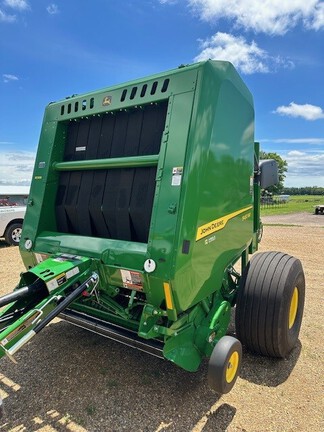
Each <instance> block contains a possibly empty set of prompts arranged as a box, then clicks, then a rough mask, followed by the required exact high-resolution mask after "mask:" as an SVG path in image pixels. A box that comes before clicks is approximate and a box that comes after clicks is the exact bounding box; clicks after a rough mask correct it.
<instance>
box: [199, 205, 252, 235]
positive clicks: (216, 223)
mask: <svg viewBox="0 0 324 432" xmlns="http://www.w3.org/2000/svg"><path fill="white" fill-rule="evenodd" d="M251 208H252V206H249V207H245V208H243V209H241V210H237V211H235V212H233V213H230V214H228V215H226V216H223V217H221V218H218V219H215V220H213V221H211V222H208V223H206V224H204V225H201V226H200V227H198V229H197V234H196V241H198V240H200V239H202V238H204V237H207V236H209V234H213V233H214V232H216V231H220V230H222V229H223V228H225V225H226V224H227V222H228V221H229V220H230V219H233V218H234V217H235V216H238V215H239V214H241V213H244V212H246V211H248V210H251Z"/></svg>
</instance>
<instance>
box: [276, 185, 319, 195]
mask: <svg viewBox="0 0 324 432" xmlns="http://www.w3.org/2000/svg"><path fill="white" fill-rule="evenodd" d="M282 193H283V194H285V195H324V187H320V186H304V187H283V189H282Z"/></svg>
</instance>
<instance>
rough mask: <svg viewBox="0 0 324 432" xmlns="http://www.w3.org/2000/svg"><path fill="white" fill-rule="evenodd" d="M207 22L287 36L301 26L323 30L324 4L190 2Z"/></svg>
mask: <svg viewBox="0 0 324 432" xmlns="http://www.w3.org/2000/svg"><path fill="white" fill-rule="evenodd" d="M188 3H189V5H190V6H191V7H192V9H193V10H194V11H195V12H196V13H197V14H198V15H199V16H200V17H201V18H202V19H203V20H205V21H209V22H217V21H218V20H219V19H221V18H224V19H227V20H233V21H234V24H235V25H236V26H237V27H241V28H243V29H245V30H253V31H255V32H262V33H267V34H272V35H283V34H285V33H287V31H289V30H290V29H292V28H294V27H296V25H297V24H300V23H302V24H304V26H305V27H306V28H312V29H315V30H320V29H321V28H323V27H324V19H323V13H324V12H323V2H322V1H321V0H307V1H305V0H294V1H289V0H266V1H262V2H261V1H257V0H217V1H215V0H188Z"/></svg>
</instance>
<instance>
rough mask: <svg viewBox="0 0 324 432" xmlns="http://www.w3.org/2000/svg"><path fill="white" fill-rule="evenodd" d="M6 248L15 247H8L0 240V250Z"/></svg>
mask: <svg viewBox="0 0 324 432" xmlns="http://www.w3.org/2000/svg"><path fill="white" fill-rule="evenodd" d="M7 247H15V246H9V245H8V244H7V243H6V242H5V241H4V240H0V249H4V248H7Z"/></svg>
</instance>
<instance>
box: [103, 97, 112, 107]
mask: <svg viewBox="0 0 324 432" xmlns="http://www.w3.org/2000/svg"><path fill="white" fill-rule="evenodd" d="M110 104H111V96H105V97H104V98H103V100H102V105H103V106H108V105H110Z"/></svg>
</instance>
